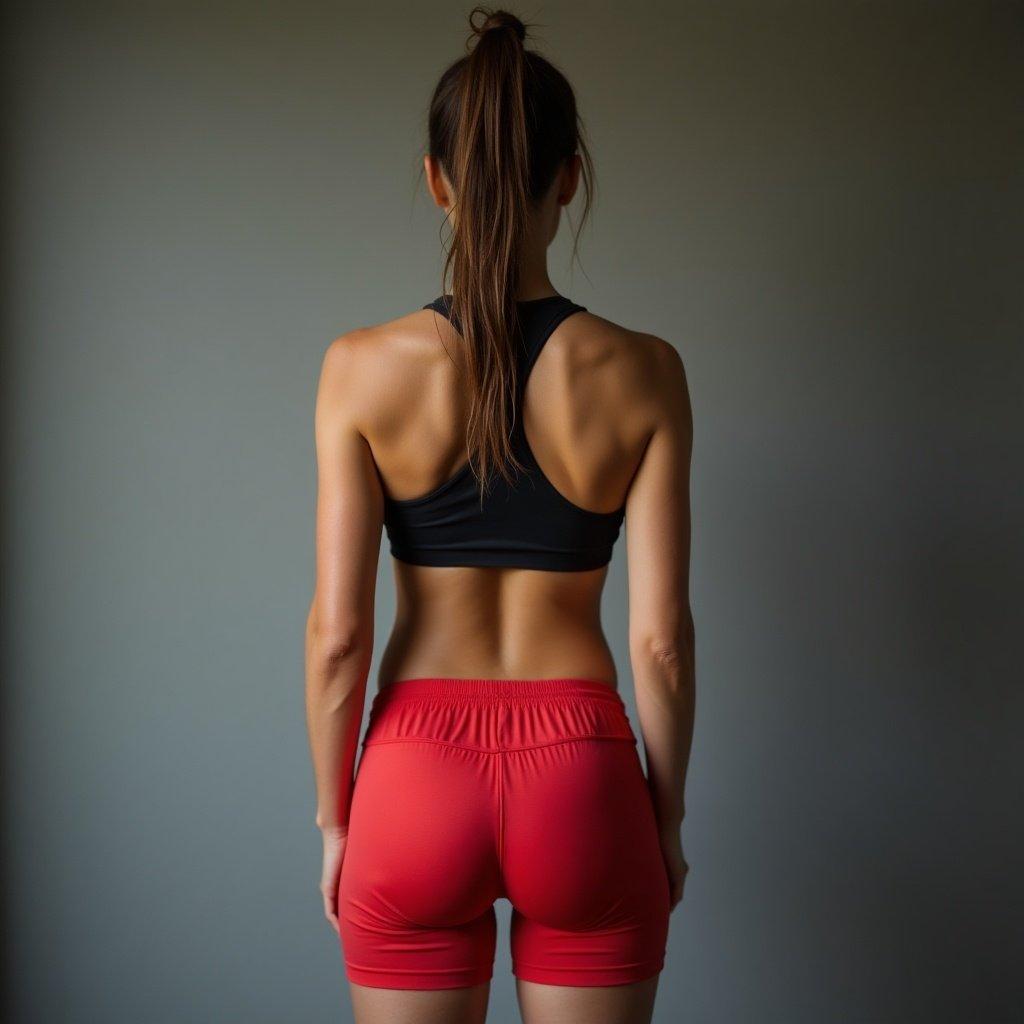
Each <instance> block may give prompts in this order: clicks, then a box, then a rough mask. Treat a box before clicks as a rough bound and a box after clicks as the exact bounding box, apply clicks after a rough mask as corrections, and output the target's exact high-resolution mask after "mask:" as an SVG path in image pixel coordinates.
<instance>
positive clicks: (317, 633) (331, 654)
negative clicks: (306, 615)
mask: <svg viewBox="0 0 1024 1024" xmlns="http://www.w3.org/2000/svg"><path fill="white" fill-rule="evenodd" d="M371 646H372V638H371V634H370V631H369V630H367V629H365V628H362V627H360V626H358V625H355V624H352V625H350V626H346V627H344V628H340V627H335V628H331V629H325V628H323V627H322V626H320V625H318V624H317V623H316V622H310V624H309V625H308V626H307V630H306V651H307V659H308V662H309V668H310V670H311V673H310V674H311V676H312V678H313V679H320V680H322V681H323V682H324V684H325V685H331V684H333V683H335V682H336V681H337V680H338V679H339V678H340V677H348V676H350V675H352V674H353V673H355V674H358V673H359V672H360V671H361V670H362V669H363V666H364V665H368V663H369V652H370V648H371Z"/></svg>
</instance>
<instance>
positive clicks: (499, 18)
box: [469, 7, 526, 42]
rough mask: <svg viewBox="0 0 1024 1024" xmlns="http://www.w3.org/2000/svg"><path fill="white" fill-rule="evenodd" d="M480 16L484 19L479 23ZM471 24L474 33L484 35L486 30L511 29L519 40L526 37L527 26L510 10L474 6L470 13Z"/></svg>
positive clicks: (521, 40)
mask: <svg viewBox="0 0 1024 1024" xmlns="http://www.w3.org/2000/svg"><path fill="white" fill-rule="evenodd" d="M478 18H483V21H481V22H479V23H478V21H477V19H478ZM469 24H470V26H471V27H472V29H473V33H474V35H478V36H482V35H483V34H484V33H485V32H494V31H496V30H511V31H512V32H514V33H515V37H516V38H517V39H518V40H519V42H523V41H524V40H525V39H526V26H525V25H524V24H523V23H522V22H521V21H520V20H519V19H518V18H517V17H516V16H515V15H514V14H509V12H508V11H492V10H490V9H488V8H487V7H474V8H473V10H472V11H470V14H469Z"/></svg>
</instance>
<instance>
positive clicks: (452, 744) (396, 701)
mask: <svg viewBox="0 0 1024 1024" xmlns="http://www.w3.org/2000/svg"><path fill="white" fill-rule="evenodd" d="M636 742H637V741H636V737H635V735H634V734H633V731H632V729H631V727H630V724H629V719H628V718H627V717H626V712H625V707H624V705H623V703H622V700H621V698H620V697H619V695H618V694H617V693H616V692H615V690H613V689H612V688H611V687H610V686H608V685H606V684H604V683H599V682H591V681H588V680H582V679H541V680H502V679H408V680H403V681H401V682H397V683H393V684H391V685H390V686H386V687H384V689H382V690H380V691H379V692H378V694H377V695H376V697H375V699H374V702H373V707H372V709H371V713H370V724H369V727H368V729H367V733H366V736H365V738H364V740H363V751H362V756H361V759H360V761H359V765H358V770H357V774H356V783H355V789H354V791H353V796H352V807H351V816H350V821H349V838H348V847H347V849H346V852H345V859H344V862H343V865H342V872H341V882H340V886H339V892H338V896H339V900H338V912H339V917H340V923H341V946H342V950H343V953H344V957H345V966H346V972H347V974H348V978H349V980H350V981H352V982H355V983H356V984H358V985H369V986H373V987H376V988H401V989H438V988H459V987H462V986H468V985H478V984H480V983H481V982H484V981H487V980H488V979H489V978H490V977H491V972H492V969H493V961H494V945H495V931H496V929H495V916H494V901H495V900H496V899H499V898H501V897H504V898H506V899H508V900H510V901H511V903H512V906H513V913H512V932H511V947H512V966H513V971H514V973H515V975H516V977H518V978H522V979H524V980H525V981H533V982H541V983H543V984H546V985H624V984H628V983H630V982H636V981H641V980H643V979H645V978H650V977H652V976H653V975H655V974H657V973H658V972H659V971H660V970H661V969H662V966H663V963H664V956H665V943H666V938H667V933H668V918H669V903H670V891H669V883H668V877H667V872H666V870H665V864H664V860H663V859H662V855H661V848H660V845H659V842H658V835H657V828H656V824H655V817H654V807H653V804H652V801H651V797H650V793H649V790H648V788H647V783H646V779H645V777H644V773H643V769H642V766H641V764H640V758H639V756H638V751H637V746H636Z"/></svg>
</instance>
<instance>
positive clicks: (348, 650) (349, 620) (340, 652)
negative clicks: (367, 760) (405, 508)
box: [306, 337, 383, 930]
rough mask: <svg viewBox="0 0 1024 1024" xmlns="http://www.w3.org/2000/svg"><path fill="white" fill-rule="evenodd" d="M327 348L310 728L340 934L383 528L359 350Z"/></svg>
mask: <svg viewBox="0 0 1024 1024" xmlns="http://www.w3.org/2000/svg"><path fill="white" fill-rule="evenodd" d="M352 348H353V346H352V344H351V342H350V340H349V339H348V338H346V337H342V338H339V339H338V340H337V341H335V342H333V343H332V345H331V346H330V347H329V348H328V350H327V353H326V355H325V356H324V361H323V366H322V369H321V373H320V384H319V388H318V391H317V399H316V420H315V433H316V462H317V501H316V585H315V589H314V593H313V601H312V604H311V606H310V609H309V618H308V620H307V623H306V723H307V727H308V731H309V745H310V751H311V754H312V758H313V770H314V774H315V777H316V801H317V806H316V824H317V826H318V827H319V828H320V830H321V832H322V833H323V841H324V864H323V876H322V878H321V882H320V888H321V892H322V893H323V898H324V913H325V915H326V916H327V919H328V920H329V921H330V922H331V925H332V926H333V927H334V929H335V930H337V928H338V920H337V892H338V878H339V877H340V873H341V863H342V859H343V858H344V854H345V842H346V838H347V835H348V815H349V804H350V801H351V796H352V783H353V771H354V766H355V759H356V753H357V750H358V747H359V730H360V726H361V724H362V718H363V703H364V699H365V695H366V680H367V675H368V674H369V670H370V660H371V655H372V653H373V602H374V589H375V585H376V580H377V562H378V557H379V554H380V538H381V528H382V523H383V496H382V492H381V485H380V478H379V477H378V475H377V471H376V467H375V465H374V462H373V457H372V455H371V453H370V447H369V445H368V444H367V442H366V438H365V437H364V436H363V434H362V433H361V432H360V429H359V424H358V418H359V416H358V412H359V405H360V397H361V396H360V395H359V380H358V375H357V372H356V367H355V365H354V364H355V361H356V359H355V357H356V353H355V352H354V351H352Z"/></svg>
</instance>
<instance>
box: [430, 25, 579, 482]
mask: <svg viewBox="0 0 1024 1024" xmlns="http://www.w3.org/2000/svg"><path fill="white" fill-rule="evenodd" d="M480 19H483V20H480ZM469 22H470V27H471V29H472V33H471V35H470V38H469V43H468V45H469V46H470V47H471V48H470V52H469V54H468V55H467V56H466V57H464V58H462V59H461V60H460V61H457V62H456V63H455V64H453V65H452V66H451V67H450V68H449V69H448V70H447V71H446V72H445V74H444V75H443V76H442V78H441V81H440V82H439V83H438V86H437V89H436V90H435V93H434V98H433V101H432V103H431V109H430V152H431V154H432V155H433V156H435V157H436V158H437V159H438V160H439V161H440V163H441V165H442V167H443V168H444V170H445V172H446V174H447V175H448V178H449V180H450V182H451V184H452V187H453V189H454V192H455V203H454V218H453V228H452V234H451V238H450V242H449V245H448V251H447V255H446V258H445V264H444V270H443V275H442V285H443V290H444V291H445V292H446V293H450V294H451V314H452V318H453V320H454V321H455V322H456V323H457V324H458V326H459V331H460V333H461V335H462V338H463V340H464V343H465V346H466V364H467V368H468V377H469V381H468V383H469V389H470V396H471V402H470V412H469V419H468V422H467V427H466V446H467V450H468V455H469V459H470V464H471V466H472V468H473V472H474V474H475V475H476V477H477V479H478V481H479V483H480V487H481V496H482V495H483V493H484V492H485V491H486V489H487V487H488V486H489V483H490V481H491V479H492V476H493V473H494V472H495V471H497V472H499V473H500V474H501V475H502V476H503V477H504V478H505V479H507V480H510V479H511V478H512V474H513V472H514V471H516V470H518V469H521V468H522V467H521V465H520V464H519V462H518V460H517V459H516V458H515V456H514V454H513V452H512V449H511V444H510V433H511V429H512V426H513V423H514V417H515V415H516V414H517V412H516V396H517V388H518V386H519V382H518V381H517V379H516V364H517V360H516V355H517V346H518V345H519V344H520V340H519V333H518V308H517V305H516V298H517V294H518V289H519V273H520V264H521V259H522V255H523V251H524V247H525V242H526V237H527V232H528V228H529V222H530V213H531V208H532V205H533V203H534V202H535V201H537V200H539V199H540V198H542V196H543V195H544V194H545V192H546V191H547V189H548V188H549V187H550V185H551V182H552V181H553V180H554V176H555V173H556V172H557V171H558V170H559V168H560V167H561V166H562V165H563V164H564V162H565V161H566V160H568V159H570V158H571V157H572V156H573V154H574V153H575V152H576V151H577V149H580V150H582V152H583V155H584V175H583V178H584V189H585V194H586V197H587V206H586V207H585V209H584V216H585V215H586V209H587V208H589V202H590V194H591V177H592V169H591V165H590V158H589V154H587V152H586V146H585V144H584V143H583V141H582V138H581V136H580V126H579V120H578V116H577V113H576V103H575V97H574V96H573V93H572V88H571V87H570V85H569V83H568V82H567V81H566V79H565V78H564V76H563V75H562V74H561V72H559V71H558V70H557V69H555V68H554V67H553V66H552V65H551V64H549V63H548V61H546V60H545V59H544V58H543V57H541V56H540V55H539V54H537V53H535V52H533V51H529V50H526V49H525V48H524V45H523V44H524V41H525V38H526V28H525V26H524V25H523V23H522V22H521V21H520V20H519V19H518V18H517V17H515V15H512V14H509V13H507V12H506V11H494V12H492V11H488V10H486V9H484V8H481V7H477V8H474V10H473V11H472V12H471V13H470V16H469Z"/></svg>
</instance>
